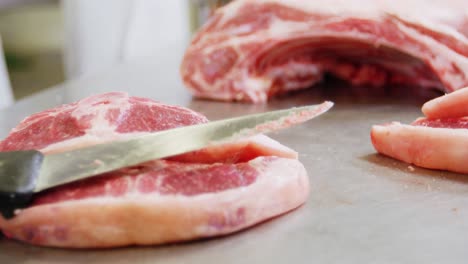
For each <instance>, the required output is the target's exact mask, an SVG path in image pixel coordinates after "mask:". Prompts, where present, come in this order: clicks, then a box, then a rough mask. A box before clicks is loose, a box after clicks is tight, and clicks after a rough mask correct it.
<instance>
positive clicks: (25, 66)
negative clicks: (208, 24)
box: [0, 0, 228, 106]
mask: <svg viewBox="0 0 468 264" xmlns="http://www.w3.org/2000/svg"><path fill="white" fill-rule="evenodd" d="M226 2H228V1H226V0H223V1H222V0H171V1H163V0H133V1H129V0H0V36H1V37H2V39H3V44H4V45H3V46H4V57H5V61H6V66H7V67H6V68H7V70H8V75H9V76H8V75H7V74H6V70H5V63H4V62H3V60H2V59H3V56H1V55H0V104H1V105H3V106H4V105H8V104H10V103H11V102H12V101H13V100H12V97H13V96H12V94H13V95H14V98H15V99H21V98H23V97H25V96H28V95H30V94H32V93H35V92H37V91H40V90H42V89H45V88H48V87H51V86H53V85H56V84H59V83H61V82H63V81H66V80H68V79H74V78H80V77H82V76H84V75H93V74H100V73H101V72H105V71H106V69H109V68H111V67H114V66H115V65H117V64H120V63H125V62H128V61H132V60H154V59H158V57H160V56H164V53H163V52H159V51H163V50H167V49H168V47H169V48H170V47H173V46H175V45H178V46H177V47H179V46H180V45H183V46H186V45H188V43H189V40H190V37H191V33H193V31H194V30H195V29H197V28H198V27H199V26H200V25H201V24H202V23H203V21H205V20H206V19H207V18H208V17H209V15H210V14H211V12H212V11H213V10H214V9H215V8H216V7H219V6H220V5H222V4H224V3H226ZM0 54H2V51H1V50H0ZM181 56H182V54H181ZM10 83H11V88H10Z"/></svg>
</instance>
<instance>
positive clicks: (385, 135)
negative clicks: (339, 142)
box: [371, 88, 468, 173]
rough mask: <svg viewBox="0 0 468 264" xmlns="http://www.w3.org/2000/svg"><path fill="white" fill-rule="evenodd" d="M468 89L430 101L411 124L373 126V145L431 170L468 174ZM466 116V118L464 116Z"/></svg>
mask: <svg viewBox="0 0 468 264" xmlns="http://www.w3.org/2000/svg"><path fill="white" fill-rule="evenodd" d="M467 94H468V88H464V89H461V90H459V91H457V92H454V93H452V94H450V95H446V96H442V97H439V98H436V99H434V100H432V101H429V102H427V103H426V104H425V105H424V107H423V111H424V113H428V114H429V117H424V118H419V119H417V120H415V121H414V122H413V123H412V124H411V125H404V124H400V123H398V122H393V123H390V124H385V125H378V126H373V127H372V131H371V139H372V144H373V145H374V147H375V149H376V150H377V151H378V152H379V153H382V154H385V155H387V156H390V157H393V158H396V159H399V160H402V161H404V162H407V163H412V164H415V165H417V166H421V167H424V168H429V169H439V170H449V171H454V172H459V173H468V111H467V109H468V108H467V106H468V97H467V96H466V95H467ZM463 115H465V116H463Z"/></svg>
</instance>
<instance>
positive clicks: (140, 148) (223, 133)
mask: <svg viewBox="0 0 468 264" xmlns="http://www.w3.org/2000/svg"><path fill="white" fill-rule="evenodd" d="M332 105H333V103H331V102H326V103H323V104H321V105H310V106H304V107H297V108H291V109H285V110H277V111H272V112H266V113H261V114H253V115H247V116H241V117H237V118H230V119H224V120H220V121H213V122H208V123H204V124H198V125H192V126H185V127H180V128H174V129H169V130H164V131H159V132H154V133H148V134H146V135H144V136H141V137H137V138H133V139H129V140H125V141H114V142H110V143H104V144H98V145H93V146H90V147H85V148H80V149H75V150H71V151H66V152H60V153H55V154H42V153H41V152H39V151H37V150H27V151H12V152H0V213H1V214H3V216H4V217H5V218H11V217H13V216H14V211H15V210H16V209H21V208H24V207H27V206H28V205H29V203H30V202H31V200H32V196H33V194H34V193H37V192H40V191H43V190H46V189H48V188H51V187H55V186H58V185H62V184H65V183H69V182H72V181H77V180H81V179H85V178H88V177H92V176H95V175H98V174H102V173H105V172H110V171H113V170H117V169H120V168H124V167H128V166H133V165H137V164H140V163H143V162H146V161H150V160H154V159H161V158H167V157H170V156H175V155H179V154H183V153H186V152H190V151H195V150H199V149H202V148H204V147H207V146H209V145H216V144H220V143H223V142H228V141H233V140H236V139H240V138H243V137H247V136H253V135H255V134H259V133H267V132H271V131H274V130H279V129H282V128H286V127H289V126H290V125H291V124H298V123H302V122H305V121H307V120H309V119H311V118H313V117H315V116H317V115H319V114H322V113H324V112H326V111H327V110H328V109H329V108H330V107H331V106H332Z"/></svg>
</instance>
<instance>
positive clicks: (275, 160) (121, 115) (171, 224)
mask: <svg viewBox="0 0 468 264" xmlns="http://www.w3.org/2000/svg"><path fill="white" fill-rule="evenodd" d="M329 107H330V104H324V105H323V107H322V108H320V109H319V110H317V112H315V113H312V114H313V115H318V114H320V113H321V112H324V111H326V110H327V109H328V108H329ZM206 121H207V119H206V118H205V117H204V116H203V115H201V114H198V113H196V112H194V111H191V110H189V109H186V108H182V107H176V106H169V105H165V104H162V103H158V102H155V101H152V100H150V99H144V98H138V97H129V96H128V95H127V94H125V93H117V92H116V93H107V94H101V95H96V96H91V97H89V98H86V99H83V100H81V101H78V102H76V103H72V104H68V105H63V106H60V107H57V108H54V109H50V110H47V111H43V112H41V113H38V114H34V115H32V116H30V117H28V118H26V119H25V120H23V121H22V122H21V123H20V124H19V125H18V126H17V127H16V128H14V129H13V130H12V131H11V133H10V134H9V136H8V137H7V138H6V139H5V140H3V141H0V151H12V150H24V149H39V150H41V151H42V152H45V153H52V152H59V151H63V150H66V149H75V148H79V147H83V146H87V145H92V144H96V143H101V142H107V141H111V140H118V139H125V138H129V137H134V136H138V135H141V134H144V133H147V132H148V131H159V130H164V129H169V128H174V127H179V126H186V125H191V124H197V123H202V122H206ZM292 121H294V120H292ZM284 125H288V124H284ZM308 192H309V184H308V178H307V174H306V171H305V169H304V167H303V165H302V164H301V163H300V162H299V161H298V160H297V153H296V152H294V151H293V150H291V149H289V148H287V147H285V146H283V145H281V144H280V143H278V142H276V141H274V140H273V139H271V138H269V137H267V136H264V135H258V136H254V137H251V138H247V139H243V140H240V141H237V142H230V143H226V144H225V145H223V146H213V147H210V148H206V149H203V150H200V151H197V152H196V153H187V154H184V155H180V156H177V157H172V158H170V159H167V160H155V161H151V162H148V163H145V164H142V165H139V166H133V167H129V168H124V169H121V170H118V171H115V172H111V173H107V174H104V175H100V176H97V177H93V178H89V179H86V180H83V181H79V182H75V183H70V184H67V185H63V186H60V187H56V188H53V189H50V190H46V191H44V192H41V193H39V194H37V195H36V196H35V197H34V203H33V204H32V206H30V207H28V208H26V209H23V210H18V211H17V214H16V216H15V217H14V218H12V219H11V220H5V219H4V218H2V217H1V216H0V230H1V231H2V232H3V233H4V234H5V235H6V236H7V237H10V238H13V239H17V240H22V241H25V242H28V243H32V244H37V245H46V246H56V247H80V248H83V247H115V246H125V245H135V244H136V245H148V244H160V243H166V242H175V241H184V240H189V239H196V238H202V237H210V236H215V235H223V234H228V233H232V232H235V231H237V230H240V229H243V228H246V227H249V226H251V225H253V224H256V223H258V222H261V221H264V220H266V219H268V218H271V217H273V216H277V215H279V214H282V213H285V212H287V211H289V210H292V209H294V208H296V207H298V206H300V205H301V204H302V203H304V202H305V201H306V199H307V195H308Z"/></svg>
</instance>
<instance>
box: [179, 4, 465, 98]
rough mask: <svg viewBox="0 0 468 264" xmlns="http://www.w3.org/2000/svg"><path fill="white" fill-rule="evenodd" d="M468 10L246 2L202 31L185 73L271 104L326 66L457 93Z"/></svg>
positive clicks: (227, 94)
mask: <svg viewBox="0 0 468 264" xmlns="http://www.w3.org/2000/svg"><path fill="white" fill-rule="evenodd" d="M298 3H300V4H298ZM416 5H417V6H418V8H415V6H416ZM324 6H327V7H326V8H325V7H324ZM467 8H468V2H467V1H432V2H430V3H428V2H427V1H422V0H413V1H410V3H407V1H405V0H398V1H386V0H377V1H375V0H366V1H361V2H360V4H359V6H356V5H355V3H353V2H352V1H348V2H346V1H338V0H332V1H327V3H321V2H318V1H308V2H298V1H293V0H286V1H282V2H281V3H278V2H276V1H273V0H271V1H268V0H266V1H255V0H238V1H234V2H233V3H231V4H229V5H227V6H226V7H224V8H221V9H220V10H218V11H217V12H216V13H215V14H214V16H213V18H212V19H211V20H210V21H209V22H208V23H207V24H206V25H205V26H204V27H203V28H202V29H201V30H200V31H199V32H198V33H197V35H196V36H195V38H194V39H193V41H192V43H191V46H190V47H189V48H188V49H187V52H186V54H185V57H184V60H183V63H182V65H181V74H182V77H183V79H184V81H185V83H186V85H187V86H188V87H189V89H191V90H192V92H193V93H194V94H195V95H196V96H199V97H204V98H212V99H220V100H242V101H250V102H264V101H266V100H267V99H268V98H269V97H271V96H274V95H276V94H281V93H285V92H288V91H291V90H296V89H302V88H306V87H309V86H311V85H313V84H315V83H317V82H319V81H320V80H321V79H322V77H323V75H324V74H325V73H327V72H328V73H331V74H333V75H335V76H337V77H339V78H342V79H345V80H349V81H350V83H351V84H354V85H372V86H382V85H385V84H410V85H418V86H421V87H426V88H437V89H439V90H444V91H446V92H451V91H454V90H456V89H459V88H461V87H464V86H466V85H468V39H467V36H468V34H466V31H465V30H464V29H463V25H465V24H466V21H468V16H467V15H466V14H465V13H464V12H463V11H462V10H466V9H467ZM441 9H444V10H449V11H450V12H451V16H450V19H449V18H445V17H444V18H441V17H440V15H438V13H439V10H441ZM421 13H424V14H425V21H429V22H430V23H425V21H421V20H419V19H418V18H419V14H421ZM428 25H430V26H428ZM441 28H443V30H442V29H441ZM446 28H448V29H450V30H452V31H448V30H447V29H446ZM463 34H465V35H463Z"/></svg>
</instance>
